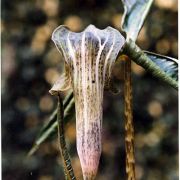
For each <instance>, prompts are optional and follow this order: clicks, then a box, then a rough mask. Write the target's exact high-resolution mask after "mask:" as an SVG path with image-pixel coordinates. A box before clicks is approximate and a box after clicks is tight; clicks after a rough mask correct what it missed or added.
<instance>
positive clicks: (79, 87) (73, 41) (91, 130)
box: [50, 25, 125, 180]
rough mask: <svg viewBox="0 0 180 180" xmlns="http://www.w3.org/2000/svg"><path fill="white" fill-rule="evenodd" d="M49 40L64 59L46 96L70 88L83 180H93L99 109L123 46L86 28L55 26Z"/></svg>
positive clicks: (119, 39)
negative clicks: (72, 29) (60, 74)
mask: <svg viewBox="0 0 180 180" xmlns="http://www.w3.org/2000/svg"><path fill="white" fill-rule="evenodd" d="M52 40H53V41H54V43H55V45H56V47H57V48H58V50H59V51H61V53H62V54H63V56H64V59H65V74H63V75H62V77H61V78H60V79H59V80H58V81H57V82H56V83H55V85H54V86H53V87H52V89H51V90H50V92H51V93H52V94H56V93H57V92H59V91H64V90H66V89H68V88H70V87H72V88H73V93H74V98H75V108H76V137H77V151H78V155H79V158H80V162H81V166H82V171H83V177H84V179H85V180H91V179H94V178H95V176H96V173H97V169H98V165H99V159H100V155H101V146H102V145H101V144H102V142H101V134H102V105H103V92H104V88H105V87H108V86H109V83H110V78H111V71H112V67H113V64H114V62H115V60H116V58H117V55H118V53H119V51H120V49H121V48H122V46H123V45H124V43H125V39H124V38H123V36H122V35H121V34H120V33H119V32H118V31H117V30H115V29H113V28H111V27H107V28H106V29H104V30H100V29H97V28H96V27H95V26H93V25H89V26H88V27H87V28H86V29H85V30H84V31H83V32H80V33H75V32H71V31H70V30H69V29H67V28H66V27H65V26H59V27H58V28H57V29H55V31H54V32H53V34H52Z"/></svg>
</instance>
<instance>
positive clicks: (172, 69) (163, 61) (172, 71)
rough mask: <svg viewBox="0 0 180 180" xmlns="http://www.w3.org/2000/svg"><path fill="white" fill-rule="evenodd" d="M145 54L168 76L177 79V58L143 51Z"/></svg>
mask: <svg viewBox="0 0 180 180" xmlns="http://www.w3.org/2000/svg"><path fill="white" fill-rule="evenodd" d="M144 52H145V54H146V55H147V56H148V57H149V58H150V59H151V60H152V61H153V62H154V63H155V64H156V65H157V66H159V67H160V68H161V69H162V70H163V71H164V72H165V73H166V74H167V75H168V76H170V77H171V78H173V79H174V80H176V81H177V80H178V60H177V59H175V58H172V57H168V56H163V55H160V54H156V53H152V52H148V51H144Z"/></svg>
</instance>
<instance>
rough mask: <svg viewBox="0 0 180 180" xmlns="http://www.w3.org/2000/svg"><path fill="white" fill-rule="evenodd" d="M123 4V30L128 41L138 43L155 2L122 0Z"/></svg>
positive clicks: (149, 0)
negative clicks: (140, 33) (138, 37)
mask: <svg viewBox="0 0 180 180" xmlns="http://www.w3.org/2000/svg"><path fill="white" fill-rule="evenodd" d="M122 2H123V5H124V14H123V19H122V25H121V26H122V29H123V31H125V32H126V35H127V39H129V38H130V39H132V40H133V41H136V39H137V36H138V34H139V31H140V30H141V28H142V25H143V23H144V20H145V18H146V16H147V14H148V12H149V9H150V7H151V4H152V2H153V0H122Z"/></svg>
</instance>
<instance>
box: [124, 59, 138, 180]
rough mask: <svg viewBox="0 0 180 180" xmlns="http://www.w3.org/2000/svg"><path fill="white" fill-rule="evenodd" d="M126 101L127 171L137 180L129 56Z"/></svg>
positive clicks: (128, 60) (133, 179) (126, 71)
mask: <svg viewBox="0 0 180 180" xmlns="http://www.w3.org/2000/svg"><path fill="white" fill-rule="evenodd" d="M124 102H125V103H124V114H125V149H126V173H127V179H128V180H135V179H136V178H135V157H134V125H133V108H132V78H131V60H130V59H129V58H128V57H127V56H125V63H124Z"/></svg>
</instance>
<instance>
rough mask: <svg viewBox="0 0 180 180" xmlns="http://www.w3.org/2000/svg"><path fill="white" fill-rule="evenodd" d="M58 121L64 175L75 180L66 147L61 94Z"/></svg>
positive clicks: (69, 179) (70, 179)
mask: <svg viewBox="0 0 180 180" xmlns="http://www.w3.org/2000/svg"><path fill="white" fill-rule="evenodd" d="M57 121H58V139H59V147H60V152H61V156H62V159H63V164H64V174H65V177H66V179H68V180H75V179H76V178H75V176H74V172H73V168H72V165H71V160H70V156H69V153H68V150H67V147H66V141H65V137H64V107H63V101H62V99H61V96H60V94H58V107H57Z"/></svg>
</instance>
